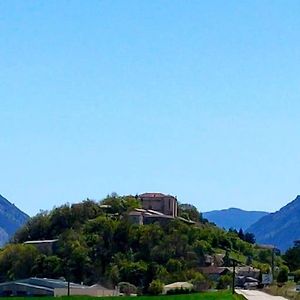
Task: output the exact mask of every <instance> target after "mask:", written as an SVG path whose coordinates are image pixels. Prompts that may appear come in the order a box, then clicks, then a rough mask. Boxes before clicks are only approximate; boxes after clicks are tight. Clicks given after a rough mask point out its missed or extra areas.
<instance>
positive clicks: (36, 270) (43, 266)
mask: <svg viewBox="0 0 300 300" xmlns="http://www.w3.org/2000/svg"><path fill="white" fill-rule="evenodd" d="M32 274H33V275H34V276H35V277H42V278H59V277H61V276H63V275H64V273H63V261H62V259H60V258H59V257H57V256H55V255H52V256H47V255H44V254H40V255H39V256H37V258H36V259H35V261H34V265H33V267H32Z"/></svg>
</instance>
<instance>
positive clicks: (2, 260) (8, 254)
mask: <svg viewBox="0 0 300 300" xmlns="http://www.w3.org/2000/svg"><path fill="white" fill-rule="evenodd" d="M38 255H39V253H38V251H37V249H36V248H35V247H33V246H31V245H23V244H15V245H13V244H10V245H7V246H6V247H5V248H4V250H3V251H1V252H0V274H1V281H6V280H16V279H22V278H27V277H30V276H31V275H32V266H33V265H34V262H35V260H36V258H37V256H38Z"/></svg>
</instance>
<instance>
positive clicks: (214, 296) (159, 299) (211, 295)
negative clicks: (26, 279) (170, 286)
mask: <svg viewBox="0 0 300 300" xmlns="http://www.w3.org/2000/svg"><path fill="white" fill-rule="evenodd" d="M53 298H54V297H34V298H33V299H34V300H53ZM118 298H119V299H120V300H242V299H244V298H243V296H240V295H232V294H231V293H230V292H228V291H222V292H205V293H197V294H185V295H164V296H138V297H125V296H124V297H118ZM55 299H56V298H55ZM57 299H62V300H67V299H68V300H116V297H88V296H70V297H66V296H64V297H59V298H57ZM1 300H28V297H7V298H6V297H3V298H2V297H1Z"/></svg>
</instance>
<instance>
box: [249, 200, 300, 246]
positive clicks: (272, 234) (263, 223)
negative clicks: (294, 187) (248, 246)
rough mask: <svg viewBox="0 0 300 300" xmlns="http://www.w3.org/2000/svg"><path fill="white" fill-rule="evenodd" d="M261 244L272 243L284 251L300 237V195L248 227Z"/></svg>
mask: <svg viewBox="0 0 300 300" xmlns="http://www.w3.org/2000/svg"><path fill="white" fill-rule="evenodd" d="M248 231H249V232H252V233H254V234H255V237H256V241H257V242H259V243H261V244H272V245H274V246H276V247H277V248H279V249H280V250H282V251H285V250H286V249H288V248H289V247H291V246H293V242H294V241H295V240H299V239H300V196H297V197H296V199H295V200H294V201H292V202H290V203H289V204H287V205H286V206H284V207H282V208H281V209H280V210H279V211H277V212H275V213H272V214H269V215H267V216H265V217H263V218H262V219H260V220H259V221H258V222H256V223H255V224H253V225H252V226H250V227H249V229H248Z"/></svg>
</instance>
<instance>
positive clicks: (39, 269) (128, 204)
mask: <svg viewBox="0 0 300 300" xmlns="http://www.w3.org/2000/svg"><path fill="white" fill-rule="evenodd" d="M141 201H142V202H143V203H141ZM160 201H161V205H159V204H158V202H160ZM176 202H177V199H176V198H175V197H173V196H170V195H163V194H158V193H146V194H142V195H140V196H139V197H138V196H116V195H113V196H108V197H107V198H105V199H103V200H102V201H100V202H96V201H92V200H85V201H83V202H81V203H77V204H72V205H70V204H66V205H63V206H61V207H57V208H55V209H53V210H51V211H49V212H43V213H40V214H38V215H36V216H35V217H33V218H31V219H30V220H29V221H28V223H27V224H26V225H25V226H24V227H23V228H22V229H21V230H19V231H18V232H17V233H16V235H15V236H14V240H13V241H14V244H11V245H8V246H7V247H5V249H4V250H3V251H2V252H1V253H0V274H1V278H0V281H6V280H9V279H10V278H12V277H13V278H15V279H22V278H28V277H32V276H33V277H42V278H44V277H45V278H60V277H66V276H67V277H68V278H70V280H71V281H73V282H77V283H81V282H84V283H85V284H93V283H95V282H106V283H107V284H108V285H111V286H115V285H116V284H117V283H118V282H123V281H126V282H130V283H131V284H134V285H135V286H137V287H139V288H140V289H142V290H143V291H144V292H145V291H147V290H148V288H149V286H150V285H151V283H152V282H153V281H154V283H155V284H156V283H157V280H158V281H159V282H162V283H164V284H168V283H172V282H176V281H190V280H191V281H195V280H198V281H200V282H206V280H207V279H206V278H205V277H204V275H203V274H202V273H201V270H202V269H201V268H202V267H205V266H209V265H212V263H213V261H214V259H216V262H218V265H220V266H222V265H227V266H228V265H230V258H229V255H231V253H234V254H235V257H236V258H238V259H241V260H243V261H244V263H247V262H248V263H249V264H250V263H251V261H252V260H253V261H255V262H256V267H262V268H265V267H266V266H267V268H268V264H269V263H270V261H271V254H270V253H268V254H267V255H263V256H261V255H260V250H259V249H257V248H256V247H255V245H254V244H251V243H248V242H246V241H245V240H242V239H240V238H239V236H238V234H237V232H234V231H225V230H223V229H220V228H218V227H217V226H215V225H213V224H210V223H209V222H207V221H205V220H204V219H202V217H201V214H200V212H198V211H197V209H196V208H195V207H194V206H192V205H187V204H181V205H178V207H177V203H176ZM142 204H143V205H142ZM154 205H155V206H156V209H158V210H160V211H155V210H153V207H154ZM176 207H177V209H176ZM175 209H176V210H175ZM141 222H142V223H141ZM142 224H143V225H142ZM28 240H31V241H35V242H34V244H35V245H37V244H38V241H40V242H43V240H47V243H49V245H51V243H54V244H53V247H48V248H47V251H46V252H45V247H43V248H42V249H40V248H38V247H34V246H32V245H28V244H26V245H24V242H25V241H28ZM48 241H49V242H48ZM12 257H13V259H12ZM261 257H263V260H261ZM247 258H248V259H247ZM260 261H261V262H262V263H263V264H264V265H262V264H261V265H260ZM266 264H267V265H266ZM20 266H22V267H20ZM207 284H209V282H208V283H207Z"/></svg>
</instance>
